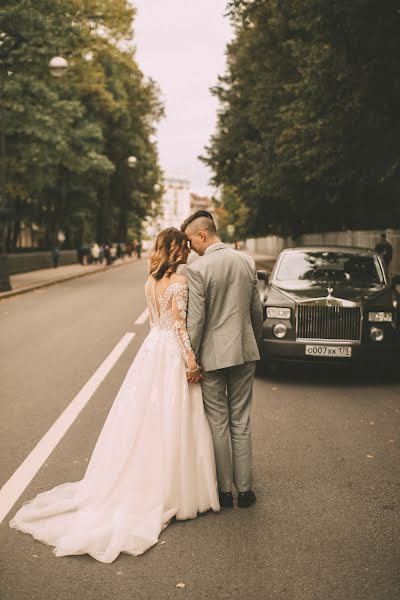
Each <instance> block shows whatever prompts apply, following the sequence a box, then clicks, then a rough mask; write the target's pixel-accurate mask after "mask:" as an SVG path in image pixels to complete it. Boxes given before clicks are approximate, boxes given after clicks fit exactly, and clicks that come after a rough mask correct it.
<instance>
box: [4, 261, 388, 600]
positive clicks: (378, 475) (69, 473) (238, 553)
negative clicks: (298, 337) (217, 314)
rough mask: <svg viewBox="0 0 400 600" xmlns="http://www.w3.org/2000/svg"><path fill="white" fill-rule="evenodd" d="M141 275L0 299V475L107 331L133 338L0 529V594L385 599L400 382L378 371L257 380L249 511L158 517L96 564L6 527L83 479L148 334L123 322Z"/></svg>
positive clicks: (134, 310) (85, 373) (140, 301)
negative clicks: (51, 493) (143, 543)
mask: <svg viewBox="0 0 400 600" xmlns="http://www.w3.org/2000/svg"><path fill="white" fill-rule="evenodd" d="M145 276H146V275H145V261H142V262H140V263H139V262H136V263H133V264H131V265H129V266H126V267H121V268H120V269H115V270H113V271H110V272H106V273H100V274H97V275H93V276H91V277H87V278H83V279H77V280H73V281H69V282H67V283H64V284H60V285H56V286H52V287H49V288H44V289H41V290H38V291H36V292H32V293H28V294H24V295H23V296H17V297H14V298H10V299H7V300H3V301H2V302H0V357H1V359H0V360H1V365H0V367H1V371H0V382H1V388H0V393H1V401H0V411H1V412H0V416H1V418H0V482H1V484H4V483H5V482H6V481H7V480H8V479H9V477H11V475H12V474H13V473H14V472H15V470H16V469H17V468H18V467H19V465H20V464H21V463H22V461H23V460H24V459H25V457H26V456H27V455H29V453H30V452H31V450H32V449H33V447H34V446H35V444H36V443H37V442H38V441H39V440H40V439H41V438H42V437H43V435H44V434H45V433H46V432H47V431H48V429H49V428H50V427H51V426H52V424H53V423H54V421H55V420H56V419H57V417H58V416H59V415H60V414H61V413H62V411H63V410H64V409H65V408H66V407H67V406H68V405H69V403H70V402H71V400H72V399H73V398H74V397H75V396H76V394H77V393H78V392H79V390H81V388H82V387H83V386H84V384H85V383H86V382H87V380H88V379H89V378H90V377H91V376H92V374H93V373H94V372H95V371H96V369H97V368H98V366H99V365H100V364H101V362H102V361H103V360H104V358H105V357H106V356H107V355H108V354H109V353H110V351H111V350H112V349H113V348H114V346H115V345H116V344H117V342H118V341H119V340H120V339H121V337H122V336H123V335H124V334H125V333H126V332H136V337H135V338H134V339H133V341H132V342H131V343H130V344H129V346H128V347H127V349H126V350H125V352H124V353H123V354H122V356H121V358H120V359H119V360H118V362H117V363H116V365H115V367H114V368H113V369H112V370H111V372H110V373H109V375H108V376H107V378H106V379H105V380H104V382H103V383H102V384H101V385H100V387H99V388H98V390H97V391H96V392H95V394H94V395H93V397H92V398H91V399H90V401H89V402H88V404H87V405H86V407H85V408H84V409H83V411H82V412H81V414H80V415H79V416H78V418H77V420H76V421H75V422H74V423H73V425H72V426H71V428H70V429H69V430H68V432H67V433H66V435H65V436H64V437H63V438H62V440H61V441H60V443H59V444H58V446H57V447H56V449H55V450H54V452H53V453H52V454H51V456H50V457H49V458H48V460H47V461H46V462H45V464H44V465H43V467H42V468H41V469H40V471H39V472H38V474H37V475H36V477H35V478H34V479H33V481H32V482H31V483H30V484H29V485H28V487H27V488H26V490H25V491H24V492H23V494H22V496H21V497H20V498H19V500H18V501H17V502H16V504H15V506H14V507H13V508H12V510H11V511H10V514H9V515H8V517H6V518H5V519H4V521H3V523H2V524H1V525H0V599H1V600H55V599H56V600H73V599H74V600H75V599H79V600H80V599H83V598H84V599H85V600H109V599H112V598H118V599H121V600H125V599H126V600H128V599H129V600H142V599H143V600H162V599H164V598H186V599H187V600H198V599H213V600H222V599H228V598H229V599H233V600H237V599H241V598H246V600H252V599H257V600H258V599H260V600H261V599H263V600H264V599H265V600H303V599H304V600H311V599H312V600H314V599H318V600H347V599H348V600H358V599H360V600H361V599H362V600H370V599H371V600H392V599H393V600H394V599H398V598H400V533H399V531H400V527H399V526H400V500H399V494H400V472H399V464H400V460H399V459H400V436H399V432H400V385H399V384H398V383H396V382H394V381H386V382H385V380H384V376H383V375H382V376H380V375H377V376H375V377H370V376H369V375H370V374H366V373H356V374H354V373H351V372H348V371H342V370H337V369H333V370H326V369H325V370H321V369H318V370H315V369H312V370H311V369H308V370H304V369H303V368H302V369H299V370H295V371H293V370H291V371H286V370H283V371H282V372H281V373H279V374H277V375H275V376H268V377H267V376H258V377H257V379H256V382H255V398H254V410H253V447H254V475H255V486H254V487H255V490H256V493H257V496H258V501H257V503H256V505H255V506H254V507H252V508H251V509H248V510H240V509H237V508H234V509H233V510H225V511H221V512H220V513H219V514H206V515H202V516H201V517H199V518H198V519H197V520H194V521H189V522H177V523H172V524H171V525H170V526H169V527H168V528H167V529H166V530H165V531H164V532H163V533H162V535H161V538H160V542H159V543H158V544H157V545H156V546H154V547H153V548H152V549H151V550H149V551H148V552H147V553H146V554H144V555H143V556H140V557H136V558H135V557H132V556H128V555H120V557H119V558H118V559H117V560H116V561H115V562H114V563H112V564H111V565H104V564H102V563H98V562H96V561H95V560H94V559H92V558H91V557H89V556H79V557H66V558H55V557H54V555H53V554H52V551H51V548H49V547H47V546H44V545H42V544H40V543H39V542H37V541H35V540H33V539H32V538H31V537H30V536H28V535H24V534H22V533H20V532H17V531H14V530H11V529H10V528H9V527H8V521H9V519H10V518H11V516H12V515H13V514H14V513H15V511H16V509H17V508H18V507H19V506H20V505H21V503H22V502H24V501H26V500H28V499H30V498H31V497H32V496H34V495H36V494H37V493H38V492H40V491H44V490H46V489H49V488H51V487H53V486H54V485H57V484H59V483H62V482H65V481H75V480H78V479H80V478H81V477H82V476H83V474H84V472H85V469H86V465H87V461H88V458H89V457H90V454H91V451H92V448H93V446H94V444H95V441H96V439H97V436H98V434H99V431H100V429H101V427H102V424H103V423H104V420H105V418H106V415H107V413H108V410H109V408H110V406H111V404H112V401H113V398H114V397H115V395H116V392H117V390H118V388H119V386H120V384H121V382H122V379H123V377H124V375H125V373H126V371H127V369H128V367H129V365H130V363H131V361H132V360H133V358H134V356H135V354H136V352H137V350H138V348H139V346H140V344H141V343H142V341H143V339H144V337H145V335H146V334H147V331H148V322H147V323H145V324H143V325H134V322H135V320H136V318H137V317H138V316H139V315H140V314H141V313H142V311H143V310H144V308H145V300H144V295H143V283H144V280H145ZM367 375H368V377H367ZM149 476H151V474H149ZM161 541H163V542H165V543H163V544H162V543H161ZM181 582H182V583H184V584H185V587H184V588H176V584H177V583H181Z"/></svg>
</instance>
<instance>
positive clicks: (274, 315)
mask: <svg viewBox="0 0 400 600" xmlns="http://www.w3.org/2000/svg"><path fill="white" fill-rule="evenodd" d="M267 317H268V318H269V319H290V308H280V307H279V306H267Z"/></svg>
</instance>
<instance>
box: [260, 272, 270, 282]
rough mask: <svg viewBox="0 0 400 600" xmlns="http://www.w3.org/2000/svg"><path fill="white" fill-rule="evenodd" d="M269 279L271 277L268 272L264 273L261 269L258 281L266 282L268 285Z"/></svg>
mask: <svg viewBox="0 0 400 600" xmlns="http://www.w3.org/2000/svg"><path fill="white" fill-rule="evenodd" d="M268 278H269V275H268V273H267V271H264V270H263V269H259V270H258V271H257V279H258V281H265V283H268Z"/></svg>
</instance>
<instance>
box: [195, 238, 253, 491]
mask: <svg viewBox="0 0 400 600" xmlns="http://www.w3.org/2000/svg"><path fill="white" fill-rule="evenodd" d="M186 275H187V279H188V284H189V306H188V317H187V328H188V332H189V337H190V341H191V344H192V347H193V350H194V352H195V354H196V356H197V358H198V360H199V362H200V364H201V366H202V368H203V371H204V379H203V381H202V382H201V387H202V391H203V401H204V408H205V411H206V414H207V417H208V421H209V423H210V428H211V433H212V437H213V442H214V450H215V459H216V465H217V477H218V488H219V491H221V492H228V491H230V490H231V487H232V482H233V483H234V484H235V486H236V488H237V489H238V491H239V492H244V491H247V490H249V489H250V488H251V485H252V468H251V430H250V411H251V399H252V388H253V379H254V373H255V364H256V363H255V361H256V360H258V359H259V358H260V355H259V352H258V341H259V339H260V338H261V330H262V306H261V301H260V297H259V293H258V290H257V273H256V268H255V264H254V261H253V259H252V258H250V257H249V256H246V255H244V254H241V253H239V252H237V250H233V249H231V248H229V247H228V246H226V245H225V244H223V243H218V244H214V245H213V246H210V247H209V248H208V249H207V250H206V252H205V254H204V256H203V257H201V258H199V259H198V260H196V261H194V262H193V263H191V264H190V265H188V267H187V271H186ZM231 448H232V451H231Z"/></svg>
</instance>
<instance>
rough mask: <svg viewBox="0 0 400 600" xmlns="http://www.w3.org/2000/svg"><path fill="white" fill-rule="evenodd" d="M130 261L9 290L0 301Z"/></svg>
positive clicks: (107, 269) (0, 295) (130, 261)
mask: <svg viewBox="0 0 400 600" xmlns="http://www.w3.org/2000/svg"><path fill="white" fill-rule="evenodd" d="M132 262H136V261H132V260H128V261H123V262H121V263H118V264H113V265H107V266H104V267H100V268H99V269H96V270H95V271H89V272H88V273H85V272H83V273H76V274H75V275H65V276H64V277H58V278H56V279H51V280H49V281H41V282H40V283H33V284H32V285H27V286H25V287H21V288H17V289H15V290H10V291H9V292H2V293H1V294H0V301H1V300H4V299H6V298H11V297H12V296H18V295H19V294H26V293H27V292H32V291H34V290H38V289H40V288H43V287H49V286H51V285H56V284H57V283H63V282H64V281H71V279H79V277H88V276H89V275H96V274H97V273H102V272H103V271H109V270H110V269H116V268H118V267H124V266H125V267H126V266H127V265H130V264H131V263H132Z"/></svg>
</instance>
